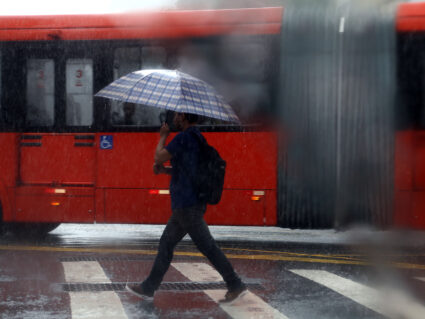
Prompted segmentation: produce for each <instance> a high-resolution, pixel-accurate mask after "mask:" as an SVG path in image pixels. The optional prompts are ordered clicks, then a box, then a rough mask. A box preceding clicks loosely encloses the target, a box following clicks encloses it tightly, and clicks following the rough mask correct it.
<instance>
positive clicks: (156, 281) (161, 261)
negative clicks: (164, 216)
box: [142, 214, 186, 293]
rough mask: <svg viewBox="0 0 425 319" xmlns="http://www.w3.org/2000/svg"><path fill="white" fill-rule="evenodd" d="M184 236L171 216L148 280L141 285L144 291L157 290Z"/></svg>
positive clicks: (151, 291)
mask: <svg viewBox="0 0 425 319" xmlns="http://www.w3.org/2000/svg"><path fill="white" fill-rule="evenodd" d="M184 235H186V231H185V230H184V229H183V227H181V226H180V224H179V222H178V221H177V220H176V219H175V218H174V214H173V215H171V217H170V219H169V220H168V223H167V226H166V227H165V229H164V232H163V233H162V236H161V239H160V241H159V247H158V254H157V255H156V258H155V262H154V264H153V266H152V270H151V272H150V274H149V276H148V278H146V280H145V281H144V282H143V283H142V288H143V290H144V291H146V292H148V293H153V292H154V291H155V290H156V289H158V287H159V285H160V284H161V281H162V278H164V275H165V273H166V272H167V270H168V268H169V267H170V263H171V260H172V259H173V251H174V248H175V247H176V245H177V244H178V243H179V241H180V240H182V238H183V237H184Z"/></svg>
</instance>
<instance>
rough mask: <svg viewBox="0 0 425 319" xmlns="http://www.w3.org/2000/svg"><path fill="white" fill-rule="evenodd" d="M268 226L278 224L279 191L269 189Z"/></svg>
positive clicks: (266, 219)
mask: <svg viewBox="0 0 425 319" xmlns="http://www.w3.org/2000/svg"><path fill="white" fill-rule="evenodd" d="M264 215H265V222H264V224H265V225H266V226H276V224H277V191H267V193H266V208H265V213H264Z"/></svg>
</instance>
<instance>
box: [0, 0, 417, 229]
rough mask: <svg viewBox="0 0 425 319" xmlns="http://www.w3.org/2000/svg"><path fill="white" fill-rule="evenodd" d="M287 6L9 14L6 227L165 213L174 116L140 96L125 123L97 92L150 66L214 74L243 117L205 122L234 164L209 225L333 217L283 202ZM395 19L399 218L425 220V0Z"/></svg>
mask: <svg viewBox="0 0 425 319" xmlns="http://www.w3.org/2000/svg"><path fill="white" fill-rule="evenodd" d="M282 16H283V9H282V8H256V9H231V10H210V11H168V12H145V13H137V14H136V13H134V14H104V15H73V16H26V17H0V148H1V152H0V169H1V175H0V214H1V215H0V216H1V218H0V221H1V222H2V223H3V226H7V227H3V228H2V229H5V228H10V229H13V230H28V229H31V230H38V231H40V232H47V231H49V230H51V229H53V228H54V227H56V226H57V225H58V224H59V223H64V222H72V223H94V222H96V223H146V224H147V223H153V224H162V223H165V222H166V220H167V218H168V216H169V214H170V208H169V207H170V196H169V191H168V183H169V179H168V177H166V176H159V177H158V176H155V175H153V172H152V161H153V151H154V147H155V145H156V143H157V139H158V130H159V126H160V117H161V116H163V114H161V112H160V111H159V110H155V109H151V108H148V107H138V108H136V110H135V113H134V114H133V116H134V122H132V123H126V121H125V120H124V111H123V105H122V104H120V103H117V102H113V101H107V100H105V99H102V98H94V97H93V95H94V93H96V92H97V91H99V90H100V89H101V88H103V87H104V86H106V85H107V84H109V83H110V82H112V81H113V80H115V79H117V78H118V77H120V76H122V75H124V74H126V73H129V72H131V71H134V70H138V69H142V68H180V69H181V70H182V71H184V72H187V73H190V74H192V75H194V76H198V77H200V78H202V79H204V80H206V81H207V82H209V83H210V84H212V85H213V86H215V87H216V88H217V89H218V91H219V92H220V93H221V94H223V95H224V97H225V98H226V99H227V100H228V101H229V103H230V104H231V105H232V107H233V108H234V109H235V111H236V113H237V114H238V116H239V117H240V118H241V119H242V123H243V124H242V125H240V126H236V125H229V124H228V123H220V122H217V121H207V120H206V121H204V122H203V123H201V124H200V129H201V130H202V131H203V133H204V135H205V136H206V138H207V140H208V141H209V143H210V144H212V145H213V146H215V147H216V148H217V149H218V150H219V152H220V154H221V155H222V157H223V158H224V159H225V160H226V161H227V167H228V169H227V173H226V174H227V175H226V180H225V190H224V194H223V198H222V201H221V202H220V204H219V205H217V206H210V207H209V208H208V213H207V215H206V219H207V222H208V223H209V224H214V225H280V226H285V227H288V225H289V227H292V226H291V225H294V224H290V223H288V224H286V223H285V220H286V219H285V218H286V217H287V215H290V214H292V213H293V214H294V216H289V217H290V218H293V219H296V220H297V224H296V225H307V227H314V225H315V223H318V222H317V221H318V220H319V221H320V219H324V218H325V217H326V218H327V219H329V216H320V214H316V215H314V214H309V212H308V210H309V209H310V210H314V209H315V208H314V206H315V205H314V203H313V202H311V203H307V204H306V203H304V202H303V201H304V199H302V198H301V199H302V200H301V201H299V200H296V201H295V203H294V204H293V207H292V208H291V212H289V213H288V212H287V211H285V207H287V206H285V205H283V204H282V203H284V201H285V198H289V197H288V196H287V195H288V194H289V193H290V192H291V189H290V188H291V185H289V184H287V185H286V184H284V183H282V182H278V180H279V176H278V175H280V176H282V175H285V167H284V165H283V166H282V165H278V158H282V157H284V156H285V152H284V151H285V150H281V151H280V152H281V153H279V151H278V150H279V147H278V137H277V133H276V132H275V131H274V130H273V129H270V128H269V127H268V126H267V125H265V123H268V122H269V121H270V119H271V118H273V117H274V116H275V115H276V110H277V109H278V95H279V94H278V93H279V91H280V86H279V68H280V58H279V49H280V47H281V45H284V44H281V43H280V37H281V27H282V21H283V20H282ZM394 20H395V32H396V34H397V52H396V57H397V61H396V63H397V73H398V77H397V79H396V83H397V89H398V91H399V93H400V94H399V98H398V101H397V103H396V104H397V130H396V133H395V136H394V141H395V153H394V167H393V172H394V194H393V195H394V196H393V198H392V199H391V200H393V204H390V206H392V207H393V208H394V209H393V213H392V214H393V216H391V218H390V219H391V220H392V222H391V224H392V225H394V226H401V227H408V228H416V229H425V196H424V195H425V164H424V163H425V158H424V157H425V139H424V138H425V120H424V119H425V116H424V115H425V112H424V111H423V110H424V109H425V108H424V105H425V96H424V95H423V93H422V92H423V87H424V85H425V77H424V74H425V69H424V63H423V61H425V60H424V55H423V52H424V50H422V48H425V3H412V4H402V5H400V6H399V7H398V9H397V13H396V16H395V17H394ZM285 21H286V20H285ZM392 27H394V26H392ZM392 30H393V29H392ZM279 170H281V171H280V172H279V174H278V171H279ZM372 195H373V194H372ZM318 199H319V201H320V199H321V198H320V196H319V197H318ZM307 201H308V200H307ZM316 201H317V199H316ZM291 205H292V204H291ZM298 210H299V213H298ZM328 215H329V214H328ZM282 216H285V218H281V217H282ZM312 216H313V217H312ZM331 217H332V216H331ZM331 219H332V218H331ZM331 219H330V220H331ZM282 220H283V222H282ZM324 224H326V225H327V226H328V227H332V222H328V221H327V222H326V223H323V222H321V223H320V225H322V226H323V225H324Z"/></svg>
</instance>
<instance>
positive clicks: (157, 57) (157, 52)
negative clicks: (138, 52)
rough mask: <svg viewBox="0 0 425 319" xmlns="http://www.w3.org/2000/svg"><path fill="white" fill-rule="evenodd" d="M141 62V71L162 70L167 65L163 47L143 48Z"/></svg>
mask: <svg viewBox="0 0 425 319" xmlns="http://www.w3.org/2000/svg"><path fill="white" fill-rule="evenodd" d="M141 62H142V67H143V69H161V68H164V67H165V66H166V64H167V53H166V52H165V49H164V48H163V47H150V46H146V47H143V48H142V61H141Z"/></svg>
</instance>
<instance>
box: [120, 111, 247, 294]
mask: <svg viewBox="0 0 425 319" xmlns="http://www.w3.org/2000/svg"><path fill="white" fill-rule="evenodd" d="M197 121H198V116H197V115H195V114H189V113H175V115H174V119H173V122H174V125H175V126H176V127H177V129H179V130H180V131H181V132H180V133H179V134H177V135H176V136H175V137H174V139H173V140H172V141H171V142H170V143H169V144H168V145H167V146H165V141H166V139H167V137H168V135H169V133H170V129H169V127H168V125H167V124H163V125H162V127H161V129H160V132H159V135H160V139H159V142H158V145H157V147H156V151H155V163H154V173H155V174H170V175H171V182H170V193H171V209H172V215H171V217H170V219H169V220H168V223H167V226H166V227H165V229H164V232H163V233H162V236H161V239H160V242H159V247H158V254H157V256H156V259H155V262H154V264H153V267H152V270H151V272H150V274H149V276H148V277H147V278H146V279H145V281H144V282H143V283H142V284H141V285H127V287H126V288H127V290H128V291H130V292H131V293H133V294H135V295H137V296H139V297H141V298H143V299H145V300H153V295H154V293H155V290H157V289H158V287H159V285H160V284H161V281H162V279H163V277H164V275H165V273H166V272H167V270H168V267H169V266H170V263H171V260H172V258H173V251H174V248H175V247H176V245H177V244H178V243H179V242H180V240H182V239H183V237H184V236H185V235H186V234H189V235H190V237H191V238H192V240H193V241H194V243H195V245H196V247H197V248H198V249H199V250H200V251H201V253H202V254H204V255H205V256H206V257H207V258H208V260H209V261H210V262H211V264H212V265H213V266H214V268H215V269H216V270H217V271H218V272H219V273H220V275H221V276H222V277H223V279H224V281H225V282H226V285H227V288H228V291H227V293H226V295H225V297H224V299H223V300H221V301H220V302H231V301H233V300H235V299H237V298H238V297H240V296H242V295H244V294H245V293H246V292H247V289H246V286H245V284H244V283H243V282H242V281H241V279H240V278H239V276H238V275H237V274H236V273H235V271H234V270H233V267H232V265H231V264H230V262H229V261H228V259H227V258H226V256H225V255H224V254H223V252H222V251H221V250H220V248H219V247H218V246H217V244H216V243H215V241H214V239H213V237H212V236H211V233H210V231H209V229H208V225H207V224H206V222H205V220H204V214H205V211H206V204H205V203H201V202H199V200H198V194H197V190H196V189H195V187H194V185H193V183H192V181H191V179H190V176H194V175H195V174H196V172H197V167H198V161H199V160H198V159H199V156H198V155H199V151H200V147H199V142H198V139H199V138H201V139H204V137H203V136H202V135H201V133H200V131H199V130H198V128H197V127H196V126H195V125H196V123H197ZM168 160H171V165H172V168H168V167H164V163H165V162H167V161H168Z"/></svg>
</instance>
